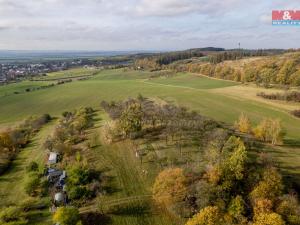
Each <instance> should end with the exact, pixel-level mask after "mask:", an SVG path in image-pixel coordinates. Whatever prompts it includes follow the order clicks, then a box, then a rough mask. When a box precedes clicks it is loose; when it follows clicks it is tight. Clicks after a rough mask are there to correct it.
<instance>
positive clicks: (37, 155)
mask: <svg viewBox="0 0 300 225" xmlns="http://www.w3.org/2000/svg"><path fill="white" fill-rule="evenodd" d="M54 124H55V123H54V122H51V123H50V124H47V125H45V127H44V128H42V129H41V131H40V132H39V133H38V134H37V135H36V136H35V137H34V138H33V140H32V142H31V143H30V144H29V145H28V146H27V147H26V148H25V149H23V150H22V151H21V152H20V153H19V154H18V155H17V158H16V159H15V160H14V161H13V163H12V165H11V168H10V169H9V170H8V171H7V172H6V173H5V174H4V175H2V176H1V177H0V196H1V201H0V208H1V207H5V206H8V205H18V204H20V203H22V201H23V200H25V199H26V198H28V195H27V194H26V193H25V190H24V184H25V180H26V173H27V172H26V166H27V165H28V164H29V163H30V162H31V161H36V162H38V163H39V164H40V165H41V166H42V165H44V163H45V157H46V154H47V152H46V151H45V149H43V148H42V145H43V143H44V141H45V139H46V137H47V136H48V135H49V134H50V133H51V132H52V130H53V127H54ZM35 219H36V220H35V221H31V224H36V225H38V224H51V220H50V214H49V212H48V209H46V210H45V211H44V213H43V214H42V215H40V216H39V217H35Z"/></svg>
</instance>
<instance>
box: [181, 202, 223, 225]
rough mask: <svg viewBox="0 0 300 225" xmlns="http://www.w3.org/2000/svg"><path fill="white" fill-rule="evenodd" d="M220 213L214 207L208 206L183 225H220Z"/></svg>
mask: <svg viewBox="0 0 300 225" xmlns="http://www.w3.org/2000/svg"><path fill="white" fill-rule="evenodd" d="M222 224H224V223H223V222H222V213H221V212H220V210H219V208H218V207H216V206H208V207H205V208H204V209H202V210H200V212H199V213H197V214H196V215H194V217H193V218H191V219H189V220H188V221H187V223H186V224H185V225H222Z"/></svg>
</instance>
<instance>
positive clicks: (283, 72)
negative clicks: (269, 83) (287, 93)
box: [276, 60, 296, 84]
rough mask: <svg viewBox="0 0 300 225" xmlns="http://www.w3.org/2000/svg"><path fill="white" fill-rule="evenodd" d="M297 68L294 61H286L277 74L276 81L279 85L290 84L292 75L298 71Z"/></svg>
mask: <svg viewBox="0 0 300 225" xmlns="http://www.w3.org/2000/svg"><path fill="white" fill-rule="evenodd" d="M295 66H296V64H295V61H294V60H286V61H285V62H284V64H283V66H282V67H281V69H280V70H279V73H278V74H277V78H276V81H277V82H278V83H279V84H288V80H289V78H290V75H291V74H293V73H294V72H295V71H296V67H295Z"/></svg>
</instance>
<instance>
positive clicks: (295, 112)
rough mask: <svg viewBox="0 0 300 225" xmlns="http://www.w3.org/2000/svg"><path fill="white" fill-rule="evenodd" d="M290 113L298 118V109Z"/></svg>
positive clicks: (299, 111)
mask: <svg viewBox="0 0 300 225" xmlns="http://www.w3.org/2000/svg"><path fill="white" fill-rule="evenodd" d="M291 114H292V115H294V116H296V117H299V118H300V110H294V111H292V112H291Z"/></svg>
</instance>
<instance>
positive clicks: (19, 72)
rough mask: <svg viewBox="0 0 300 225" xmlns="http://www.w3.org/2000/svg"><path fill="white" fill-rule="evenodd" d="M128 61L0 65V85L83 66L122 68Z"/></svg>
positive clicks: (91, 60)
mask: <svg viewBox="0 0 300 225" xmlns="http://www.w3.org/2000/svg"><path fill="white" fill-rule="evenodd" d="M128 63H129V61H128V59H127V60H115V59H109V58H107V59H103V60H97V59H74V60H70V59H68V60H59V61H57V60H55V61H53V60H52V61H47V62H31V63H19V62H16V63H5V64H4V63H0V84H5V83H10V82H15V81H19V80H22V79H24V78H28V77H34V76H43V75H46V74H47V73H50V72H57V71H61V70H67V69H70V68H74V67H81V66H86V67H88V66H96V67H103V66H109V65H117V66H122V65H125V64H128Z"/></svg>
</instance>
